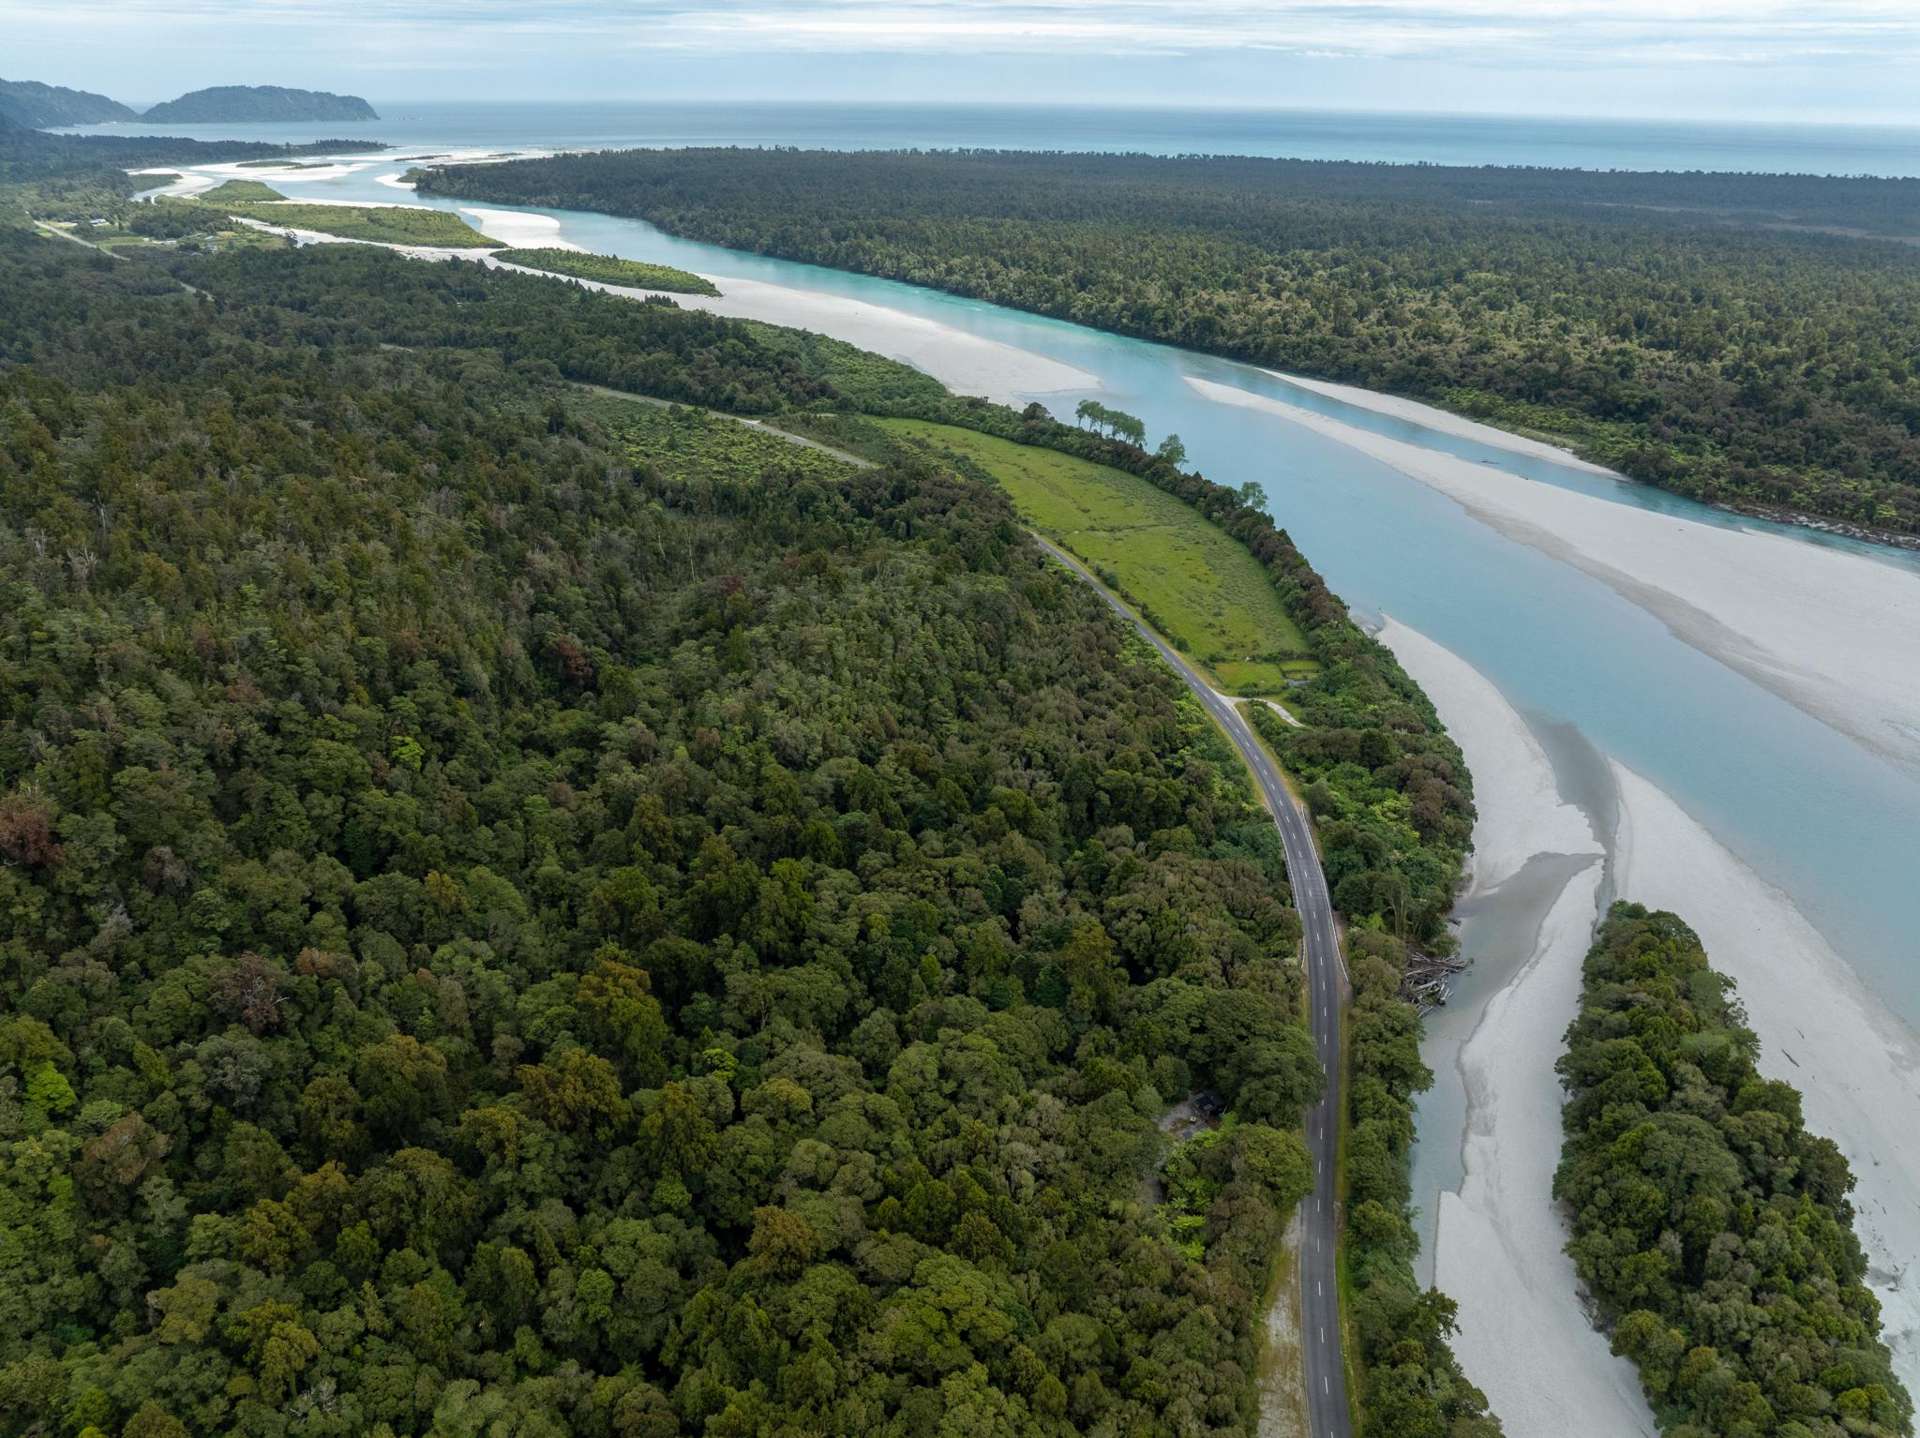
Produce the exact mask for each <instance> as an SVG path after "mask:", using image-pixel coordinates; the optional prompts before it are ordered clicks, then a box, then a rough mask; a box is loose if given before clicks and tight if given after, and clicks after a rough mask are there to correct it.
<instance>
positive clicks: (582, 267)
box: [494, 248, 720, 295]
mask: <svg viewBox="0 0 1920 1438" xmlns="http://www.w3.org/2000/svg"><path fill="white" fill-rule="evenodd" d="M494 258H495V259H496V260H502V261H504V262H506V263H507V264H510V265H525V266H526V267H527V268H528V269H530V270H545V271H546V272H547V273H548V274H553V275H568V276H570V277H572V278H573V279H577V280H598V281H599V282H600V283H602V284H608V285H626V286H628V287H629V288H632V289H638V290H672V291H674V292H675V293H678V294H687V295H717V294H719V293H720V291H719V290H717V289H715V288H714V287H713V282H712V281H711V280H704V279H702V278H701V277H700V276H699V275H696V274H693V273H691V272H689V271H687V270H679V269H675V268H674V267H673V266H672V265H655V264H649V263H648V262H647V261H645V260H623V259H620V258H619V257H618V256H615V255H589V254H585V253H582V252H581V251H579V250H560V249H544V248H536V249H524V250H522V249H514V250H502V251H501V252H500V253H499V254H497V255H495V256H494Z"/></svg>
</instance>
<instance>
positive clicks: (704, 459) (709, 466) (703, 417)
mask: <svg viewBox="0 0 1920 1438" xmlns="http://www.w3.org/2000/svg"><path fill="white" fill-rule="evenodd" d="M567 408H568V409H569V410H571V411H574V412H577V413H581V414H584V415H589V416H591V417H592V418H593V419H594V420H596V421H597V422H598V423H599V424H601V425H602V426H603V427H605V429H606V430H607V431H608V432H609V433H611V434H614V435H617V436H619V438H620V439H621V441H622V442H623V443H624V444H625V445H626V448H627V451H628V453H629V454H631V455H632V456H633V457H634V459H635V461H636V462H644V463H646V464H649V465H651V466H652V467H653V468H654V469H655V470H656V471H658V472H659V473H660V474H661V475H663V476H664V477H665V478H667V479H671V480H677V481H679V482H681V483H683V484H685V483H689V482H694V481H700V480H708V481H737V479H738V478H739V476H740V475H742V474H765V473H767V472H769V471H777V472H778V473H781V474H798V475H805V476H807V477H809V478H812V479H818V480H821V481H825V482H837V481H839V480H843V479H845V478H846V477H847V476H848V475H849V474H851V473H852V472H853V471H852V468H851V467H850V466H849V465H847V464H845V463H844V462H842V461H841V460H837V459H835V458H833V456H831V455H827V454H822V453H821V452H820V451H819V450H817V449H806V448H803V447H802V446H800V445H797V444H794V443H793V442H792V441H791V440H786V439H782V438H780V436H778V435H775V434H767V433H766V432H764V431H762V430H757V429H753V428H750V427H749V426H747V425H744V424H741V423H740V422H739V421H738V420H732V419H728V418H726V417H724V416H721V415H713V414H708V413H707V412H706V411H705V410H700V409H688V408H685V407H683V406H680V405H663V404H658V403H654V402H650V401H647V400H644V399H624V398H616V397H614V396H613V395H611V394H606V393H604V392H594V393H591V394H588V393H582V394H580V395H579V396H577V397H574V396H570V397H569V398H568V400H567Z"/></svg>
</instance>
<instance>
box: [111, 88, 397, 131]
mask: <svg viewBox="0 0 1920 1438" xmlns="http://www.w3.org/2000/svg"><path fill="white" fill-rule="evenodd" d="M140 118H141V119H142V120H144V121H146V122H147V123H149V124H153V123H157V122H160V121H166V122H169V123H179V124H196V125H217V124H221V123H223V122H225V121H229V120H377V119H379V118H380V117H379V116H378V115H376V114H375V113H374V112H373V106H371V105H369V104H368V103H367V102H366V101H365V100H362V99H361V98H360V97H359V96H358V95H330V94H328V93H327V92H326V91H325V90H288V89H284V88H282V87H281V86H279V85H215V86H214V87H213V88H212V89H209V90H195V91H193V92H191V93H190V94H186V95H182V96H181V97H180V98H179V99H178V100H168V101H166V102H165V103H163V104H159V105H155V106H154V107H153V108H152V109H151V110H149V111H147V112H146V114H144V115H142V116H141V117H140Z"/></svg>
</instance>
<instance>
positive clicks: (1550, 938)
mask: <svg viewBox="0 0 1920 1438" xmlns="http://www.w3.org/2000/svg"><path fill="white" fill-rule="evenodd" d="M1380 638H1381V641H1382V642H1383V643H1385V644H1386V645H1387V646H1388V647H1389V648H1391V649H1392V650H1393V652H1394V655H1395V656H1396V657H1397V658H1398V659H1399V660H1400V662H1401V664H1402V665H1403V666H1404V667H1405V668H1406V670H1407V672H1408V673H1409V674H1411V675H1412V676H1413V677H1414V678H1415V679H1416V680H1417V681H1418V682H1419V684H1420V686H1421V688H1423V689H1424V690H1425V691H1426V693H1427V696H1428V698H1430V699H1432V700H1433V703H1434V707H1435V708H1436V709H1437V710H1438V711H1439V713H1440V718H1441V720H1442V721H1443V722H1444V723H1445V724H1446V726H1447V729H1448V731H1449V732H1450V733H1451V734H1452V735H1453V738H1454V741H1455V742H1456V743H1458V744H1459V745H1460V748H1461V751H1462V753H1463V754H1465V756H1466V760H1467V766H1468V768H1469V769H1470V770H1471V771H1472V772H1473V776H1474V793H1475V802H1476V805H1477V808H1478V816H1477V818H1476V820H1475V823H1474V830H1473V838H1474V862H1473V880H1472V887H1471V889H1470V890H1469V895H1468V897H1469V898H1472V897H1476V896H1486V895H1488V894H1490V893H1494V892H1497V891H1498V889H1499V888H1500V886H1501V885H1502V884H1505V883H1507V882H1508V881H1509V880H1511V879H1513V878H1514V877H1515V876H1516V875H1517V874H1518V873H1519V872H1520V871H1521V870H1522V869H1523V868H1524V867H1526V865H1527V863H1528V861H1529V860H1531V859H1534V858H1536V857H1538V856H1542V855H1549V854H1552V855H1563V856H1568V857H1569V858H1570V859H1572V860H1573V861H1575V862H1570V863H1567V864H1565V865H1564V866H1563V870H1564V872H1565V874H1566V877H1565V878H1564V880H1563V881H1562V887H1561V888H1560V892H1559V896H1558V897H1557V898H1556V899H1553V900H1552V901H1551V903H1550V907H1549V908H1548V909H1547V911H1546V915H1545V918H1544V920H1543V921H1542V922H1541V923H1540V926H1539V928H1538V931H1537V932H1536V933H1534V934H1533V935H1532V938H1531V944H1530V948H1531V953H1530V956H1529V957H1527V958H1526V959H1525V960H1524V961H1523V962H1522V963H1521V964H1520V965H1519V967H1518V968H1517V970H1516V971H1515V973H1514V975H1513V977H1512V978H1511V980H1510V981H1509V982H1507V984H1506V985H1505V986H1504V987H1503V988H1501V989H1500V990H1499V991H1498V992H1497V993H1495V994H1494V995H1493V996H1492V998H1491V999H1490V1000H1488V1002H1487V1003H1486V1006H1485V1008H1484V1010H1483V1012H1482V1014H1481V1016H1480V1019H1479V1022H1478V1023H1477V1025H1475V1026H1474V1028H1473V1029H1472V1031H1471V1033H1470V1035H1469V1037H1468V1038H1467V1040H1466V1042H1465V1043H1464V1044H1463V1045H1461V1046H1460V1047H1459V1049H1458V1052H1457V1058H1456V1067H1457V1072H1456V1073H1455V1074H1451V1075H1448V1074H1440V1075H1439V1076H1438V1077H1439V1081H1440V1082H1441V1083H1443V1084H1444V1083H1457V1084H1459V1085H1460V1086H1461V1087H1462V1088H1463V1089H1464V1090H1465V1097H1466V1122H1465V1133H1464V1136H1461V1139H1460V1141H1461V1143H1462V1162H1463V1166H1464V1179H1463V1181H1462V1182H1461V1185H1460V1188H1459V1190H1458V1191H1457V1192H1443V1193H1442V1195H1441V1198H1440V1205H1439V1212H1438V1221H1437V1225H1436V1230H1437V1240H1436V1243H1435V1253H1434V1278H1435V1282H1436V1283H1437V1285H1438V1286H1439V1287H1440V1288H1441V1289H1442V1290H1443V1291H1444V1292H1446V1293H1447V1294H1448V1295H1449V1296H1451V1297H1452V1298H1453V1299H1454V1300H1455V1301H1456V1302H1457V1303H1458V1304H1459V1305H1460V1332H1459V1334H1458V1335H1457V1337H1456V1338H1455V1341H1454V1350H1455V1352H1456V1353H1457V1354H1458V1355H1459V1358H1460V1362H1461V1364H1462V1366H1463V1367H1464V1368H1465V1369H1466V1373H1467V1376H1468V1377H1469V1378H1471V1379H1472V1380H1473V1381H1474V1382H1475V1383H1476V1384H1478V1385H1479V1386H1480V1387H1481V1388H1483V1389H1484V1390H1486V1393H1487V1396H1488V1397H1489V1398H1490V1399H1491V1400H1492V1403H1493V1407H1494V1411H1496V1412H1497V1413H1499V1415H1500V1418H1501V1421H1502V1423H1503V1424H1504V1425H1505V1427H1506V1431H1507V1432H1508V1434H1510V1435H1512V1438H1563V1435H1566V1434H1571V1433H1582V1434H1584V1433H1596V1434H1598V1433H1605V1434H1609V1435H1614V1434H1619V1435H1628V1434H1645V1435H1652V1434H1653V1433H1654V1431H1655V1428H1654V1423H1653V1416H1652V1414H1651V1413H1650V1412H1649V1411H1648V1409H1647V1405H1646V1402H1645V1400H1644V1399H1643V1398H1642V1397H1641V1395H1640V1384H1639V1378H1638V1376H1637V1375H1636V1374H1635V1372H1634V1370H1633V1368H1632V1366H1631V1365H1630V1364H1628V1363H1626V1362H1625V1361H1623V1360H1621V1359H1618V1358H1615V1357H1614V1356H1613V1355H1612V1354H1611V1353H1610V1352H1609V1351H1608V1348H1607V1341H1606V1339H1605V1338H1604V1337H1602V1336H1601V1335H1600V1334H1599V1333H1598V1332H1597V1331H1596V1330H1595V1329H1594V1327H1593V1324H1592V1322H1591V1321H1590V1320H1589V1318H1588V1316H1587V1313H1586V1311H1585V1309H1584V1308H1583V1307H1582V1306H1581V1303H1580V1300H1579V1295H1578V1291H1577V1282H1576V1279H1575V1275H1574V1269H1573V1262H1572V1260H1571V1259H1569V1258H1568V1257H1567V1256H1566V1253H1565V1251H1564V1250H1565V1245H1566V1241H1567V1230H1566V1225H1565V1223H1564V1222H1563V1220H1562V1218H1561V1216H1560V1212H1559V1210H1558V1209H1557V1208H1556V1207H1555V1206H1554V1202H1553V1170H1554V1167H1555V1165H1556V1163H1557V1162H1558V1160H1559V1154H1560V1105H1561V1098H1562V1092H1561V1088H1560V1080H1559V1078H1558V1076H1557V1075H1556V1074H1555V1073H1554V1071H1553V1066H1554V1063H1555V1062H1556V1061H1557V1060H1558V1059H1559V1057H1560V1049H1561V1037H1562V1035H1563V1034H1564V1033H1565V1031H1566V1027H1567V1023H1568V1022H1569V1021H1570V1020H1571V1019H1572V1017H1573V1013H1574V1007H1575V1004H1576V1002H1577V1000H1578V997H1579V991H1580V960H1581V957H1582V956H1583V955H1584V954H1585V953H1586V950H1587V946H1588V944H1589V943H1590V942H1591V938H1592V932H1593V924H1594V920H1595V917H1596V913H1597V904H1598V902H1599V895H1600V889H1601V885H1602V882H1603V867H1604V853H1603V848H1602V845H1601V842H1600V840H1599V838H1598V837H1597V836H1596V835H1595V833H1594V830H1593V826H1592V824H1591V822H1590V821H1589V819H1588V817H1587V815H1586V814H1584V813H1583V812H1582V811H1581V810H1580V809H1578V808H1577V807H1575V806H1574V805H1572V804H1570V803H1567V802H1566V801H1565V800H1563V799H1562V798H1561V796H1560V794H1559V790H1558V785H1557V782H1556V779H1555V775H1554V771H1553V767H1552V765H1551V763H1550V762H1549V760H1548V758H1547V755H1546V752H1545V751H1544V750H1543V749H1542V747H1541V745H1540V743H1539V741H1538V740H1537V739H1536V738H1535V737H1534V735H1533V733H1532V731H1531V729H1530V728H1529V727H1528V725H1527V723H1526V721H1525V719H1523V718H1522V717H1521V715H1520V714H1519V713H1518V712H1516V711H1515V710H1514V708H1513V706H1512V705H1511V704H1509V703H1508V702H1507V700H1506V698H1505V697H1504V696H1503V695H1502V694H1501V693H1500V691H1499V690H1498V689H1497V688H1495V687H1494V685H1493V684H1492V683H1491V682H1489V681H1488V680H1487V679H1486V678H1485V676H1483V675H1482V674H1480V673H1479V671H1477V670H1475V669H1474V668H1473V667H1472V666H1471V665H1469V664H1468V663H1467V662H1466V661H1465V660H1463V659H1461V658H1460V657H1459V656H1458V655H1456V654H1454V653H1452V652H1451V651H1450V650H1448V649H1446V648H1444V647H1442V646H1441V645H1439V644H1436V643H1435V642H1434V641H1432V640H1431V639H1428V638H1427V637H1426V636H1425V635H1423V634H1420V633H1418V632H1417V631H1415V630H1413V629H1410V628H1408V627H1407V626H1406V625H1404V624H1400V623H1396V622H1394V621H1393V620H1391V619H1389V620H1388V622H1387V623H1386V625H1385V627H1384V628H1383V629H1382V631H1381V634H1380ZM1580 860H1584V862H1578V861H1580ZM1422 1141H1423V1142H1447V1141H1449V1136H1448V1135H1442V1134H1423V1135H1422ZM1546 1373H1551V1374H1553V1375H1554V1381H1553V1382H1552V1383H1550V1384H1548V1383H1542V1382H1540V1381H1539V1380H1540V1375H1542V1374H1546Z"/></svg>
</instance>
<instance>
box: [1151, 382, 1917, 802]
mask: <svg viewBox="0 0 1920 1438" xmlns="http://www.w3.org/2000/svg"><path fill="white" fill-rule="evenodd" d="M1187 382H1188V383H1189V384H1190V385H1192V386H1194V388H1196V389H1197V390H1199V391H1200V392H1202V393H1203V394H1205V395H1207V396H1208V397H1209V398H1212V399H1215V400H1219V401H1222V402H1224V403H1228V404H1234V405H1239V406H1242V407H1245V408H1251V409H1259V410H1265V411H1268V412H1270V413H1275V414H1278V415H1280V416H1282V417H1283V418H1285V419H1288V420H1291V421H1293V422H1294V423H1297V424H1300V425H1303V426H1305V427H1306V428H1308V429H1311V430H1314V431H1315V432H1316V433H1319V434H1323V435H1325V436H1327V437H1328V438H1330V439H1333V440H1336V441H1338V442H1340V443H1342V444H1346V445H1349V446H1351V447H1352V448H1354V449H1357V450H1359V451H1360V452H1361V453H1363V454H1367V455H1370V456H1372V457H1373V458H1375V459H1378V460H1380V461H1382V462H1383V463H1386V464H1389V465H1391V466H1393V467H1394V468H1395V469H1397V470H1399V471H1400V472H1401V473H1403V474H1405V475H1407V476H1409V477H1410V478H1413V479H1417V480H1419V481H1420V482H1421V483H1423V484H1426V485H1429V486H1430V487H1432V488H1434V489H1436V490H1439V491H1440V492H1441V493H1443V494H1446V495H1448V496H1449V497H1451V498H1452V499H1454V500H1456V501H1457V502H1458V503H1459V504H1460V505H1461V506H1462V508H1464V509H1465V510H1466V511H1467V513H1469V514H1471V515H1472V516H1474V517H1475V518H1476V519H1478V520H1480V521H1481V522H1483V523H1485V524H1487V525H1489V526H1490V527H1492V528H1494V529H1496V530H1498V531H1499V532H1500V533H1502V534H1504V535H1506V536H1508V537H1509V538H1511V539H1513V540H1515V541H1517V542H1519V543H1523V544H1527V545H1530V546H1532V547H1534V548H1536V549H1539V550H1540V551H1542V552H1543V553H1546V554H1548V555H1551V556H1552V557H1554V558H1556V559H1559V560H1561V561H1562V562H1564V563H1567V564H1570V565H1572V566H1574V567H1575V568H1577V569H1579V570H1581V571H1583V572H1584V573H1586V574H1589V575H1591V576H1593V577H1594V578H1596V579H1598V580H1600V581H1601V582H1603V583H1605V584H1607V585H1609V586H1610V587H1612V588H1613V589H1614V590H1615V591H1616V592H1617V593H1619V594H1620V595H1621V596H1622V597H1624V598H1626V599H1627V600H1629V601H1630V602H1632V603H1634V604H1637V605H1639V606H1640V607H1642V608H1643V609H1645V610H1647V611H1648V612H1649V613H1651V614H1653V615H1654V616H1655V617H1657V618H1658V619H1659V620H1660V621H1661V622H1662V623H1664V624H1665V625H1666V626H1667V628H1668V629H1669V630H1671V631H1672V632H1673V634H1674V635H1675V636H1677V637H1678V638H1679V639H1681V640H1682V641H1683V642H1685V643H1687V644H1690V645H1692V646H1693V647H1695V648H1697V649H1700V650H1701V651H1703V652H1705V653H1707V654H1710V655H1712V656H1714V657H1715V658H1717V659H1719V660H1720V661H1721V662H1723V663H1725V664H1727V665H1729V666H1731V667H1732V668H1734V669H1736V670H1738V671H1739V672H1740V673H1742V674H1744V675H1746V676H1747V677H1748V678H1750V679H1752V680H1754V681H1755V682H1756V683H1759V684H1761V685H1763V686H1765V687H1766V688H1768V689H1770V690H1772V691H1773V692H1775V693H1776V694H1779V695H1780V696H1781V697H1783V698H1785V699H1786V700H1788V702H1790V703H1792V704H1795V705H1797V706H1798V707H1799V708H1801V709H1802V710H1804V711H1806V712H1807V713H1809V714H1811V715H1813V716H1814V717H1815V718H1817V719H1819V720H1821V721H1822V722H1823V723H1826V724H1828V725H1830V726H1832V727H1833V728H1835V729H1837V730H1839V731H1840V732H1842V733H1844V734H1847V735H1848V736H1850V737H1852V738H1853V739H1855V740H1857V741H1859V742H1860V743H1861V744H1863V745H1865V746H1866V747H1867V748H1869V749H1870V750H1872V751H1873V752H1875V753H1877V754H1880V755H1882V756H1883V757H1886V758H1891V759H1894V760H1896V761H1897V762H1900V763H1903V764H1905V765H1908V766H1910V767H1913V768H1915V769H1920V570H1916V569H1914V568H1912V567H1909V566H1906V565H1903V564H1900V563H1893V562H1881V561H1880V560H1878V559H1874V558H1870V557H1867V556H1865V555H1861V554H1857V553H1853V552H1850V551H1847V550H1844V549H1837V548H1835V549H1829V548H1822V547H1820V546H1817V545H1812V544H1807V543H1804V542H1802V541H1800V540H1798V539H1795V538H1790V537H1787V536H1785V535H1780V534H1774V533H1769V532H1765V531H1761V530H1746V529H1735V528H1728V527H1726V526H1723V525H1717V524H1707V523H1702V522H1700V521H1697V520H1692V519H1684V518H1681V517H1679V516H1676V515H1671V514H1661V513H1658V512H1656V511H1653V510H1647V509H1641V508H1639V507H1637V506H1635V505H1631V504H1623V503H1617V502H1614V501H1612V500H1608V499H1602V498H1598V497H1595V496H1593V495H1587V494H1581V493H1578V492H1576V491H1574V490H1570V489H1562V488H1559V487H1557V486H1554V485H1551V484H1545V483H1540V482H1537V481H1532V480H1527V479H1522V478H1520V477H1519V476H1517V475H1513V474H1510V473H1508V472H1507V471H1505V470H1502V469H1499V468H1497V467H1495V466H1493V465H1490V464H1475V463H1473V462H1471V461H1469V460H1464V459H1460V458H1458V457H1457V456H1454V455H1449V454H1444V453H1440V452H1438V451H1434V450H1429V449H1423V448H1422V447H1420V446H1419V445H1415V444H1410V443H1407V442H1405V441H1403V440H1396V439H1389V438H1386V437H1385V436H1382V435H1378V434H1374V433H1373V432H1371V431H1369V430H1365V429H1362V428H1360V427H1358V426H1356V425H1351V424H1346V423H1343V422H1342V421H1339V420H1335V419H1330V418H1328V417H1327V416H1325V415H1322V414H1318V413H1315V412H1313V411H1311V410H1307V409H1302V408H1300V407H1299V406H1298V405H1292V404H1287V403H1285V402H1284V401H1281V400H1276V399H1271V398H1269V397H1267V396H1264V395H1256V394H1251V393H1249V392H1248V391H1246V390H1241V389H1237V388H1235V387H1233V386H1231V385H1224V384H1219V383H1217V382H1215V381H1212V380H1202V379H1197V378H1190V379H1189V380H1188V381H1187Z"/></svg>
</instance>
